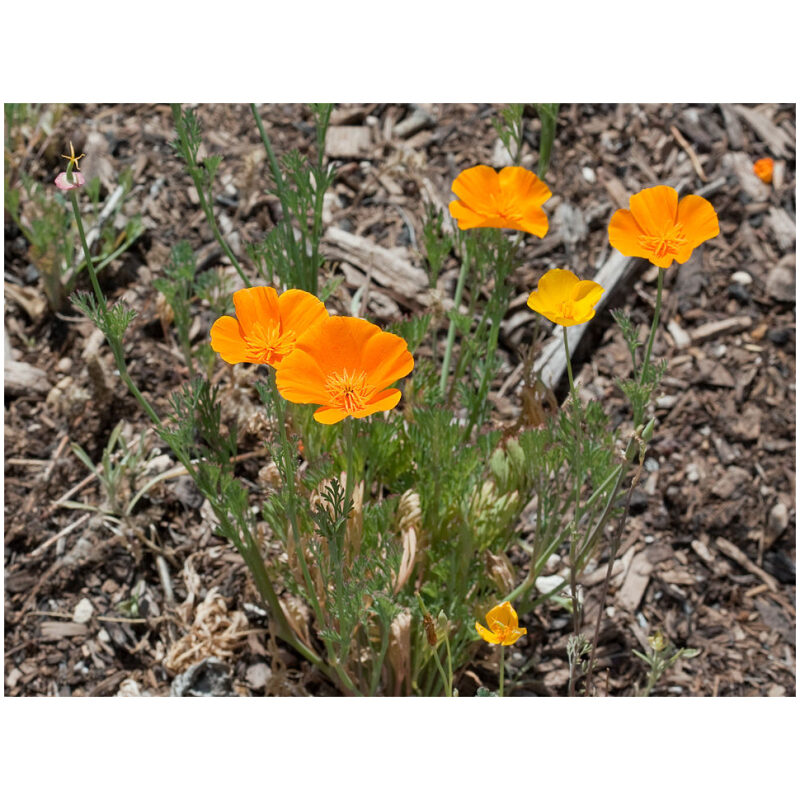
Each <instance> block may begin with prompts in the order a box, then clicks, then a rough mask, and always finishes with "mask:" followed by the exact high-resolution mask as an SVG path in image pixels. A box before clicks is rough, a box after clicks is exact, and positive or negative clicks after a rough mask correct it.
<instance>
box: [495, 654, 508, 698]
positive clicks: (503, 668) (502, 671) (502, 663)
mask: <svg viewBox="0 0 800 800" xmlns="http://www.w3.org/2000/svg"><path fill="white" fill-rule="evenodd" d="M505 674H506V648H505V647H503V645H502V644H501V645H500V689H499V691H498V692H497V693H498V694H499V695H500V697H502V696H503V679H504V678H505Z"/></svg>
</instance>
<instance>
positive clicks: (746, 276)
mask: <svg viewBox="0 0 800 800" xmlns="http://www.w3.org/2000/svg"><path fill="white" fill-rule="evenodd" d="M731 280H732V281H733V282H734V283H741V284H742V286H749V285H750V284H751V283H752V282H753V276H752V275H751V274H750V273H749V272H745V271H744V270H739V271H738V272H734V273H733V275H731Z"/></svg>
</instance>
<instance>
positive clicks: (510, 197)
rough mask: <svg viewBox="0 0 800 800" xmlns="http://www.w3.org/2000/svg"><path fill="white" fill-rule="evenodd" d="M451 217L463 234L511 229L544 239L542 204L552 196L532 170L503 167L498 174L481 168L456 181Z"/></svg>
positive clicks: (470, 170) (454, 183)
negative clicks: (482, 229) (470, 231)
mask: <svg viewBox="0 0 800 800" xmlns="http://www.w3.org/2000/svg"><path fill="white" fill-rule="evenodd" d="M452 189H453V194H455V195H456V196H457V197H458V200H453V202H452V203H450V213H451V214H452V215H453V217H454V218H455V219H456V220H458V227H459V228H461V230H462V231H465V230H468V229H469V228H511V229H512V230H515V231H526V232H527V233H532V234H533V235H534V236H538V237H540V238H541V237H542V236H544V235H545V234H546V233H547V228H548V222H547V216H546V215H545V213H544V211H542V204H543V203H545V202H546V201H547V200H549V199H550V197H551V196H552V194H553V193H552V192H551V191H550V189H549V188H548V187H547V184H546V183H544V181H540V180H539V178H537V177H536V175H534V174H533V173H532V172H531V171H530V170H527V169H525V168H523V167H504V168H503V169H501V170H500V173H499V174H498V173H497V172H495V171H494V170H493V169H492V168H491V167H487V166H484V165H479V166H477V167H470V168H469V169H465V170H464V171H463V172H462V173H461V174H460V175H459V176H458V177H457V178H456V179H455V180H454V181H453V187H452Z"/></svg>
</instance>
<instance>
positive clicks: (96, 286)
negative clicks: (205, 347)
mask: <svg viewBox="0 0 800 800" xmlns="http://www.w3.org/2000/svg"><path fill="white" fill-rule="evenodd" d="M70 200H71V201H72V211H73V214H74V215H75V223H76V224H77V226H78V235H79V237H80V240H81V247H82V248H83V257H84V258H85V259H86V265H87V269H88V271H89V280H90V281H91V283H92V289H93V290H94V294H95V297H96V298H97V303H98V306H99V307H100V311H101V314H102V317H103V322H104V324H105V326H106V328H105V330H104V333H105V334H106V340H107V341H108V344H109V346H110V347H111V352H112V353H113V354H114V361H115V363H116V365H117V371H118V372H119V376H120V378H122V381H123V383H124V384H125V385H126V386H127V387H128V391H130V393H131V394H132V395H133V396H134V397H135V398H136V400H137V401H138V402H139V405H141V407H142V408H143V409H144V410H145V412H146V413H147V416H148V417H150V420H151V422H152V423H153V424H154V425H156V426H160V425H161V418H160V417H159V416H158V414H156V412H155V410H154V409H153V407H152V406H151V405H150V403H148V402H147V400H145V398H144V396H143V395H142V393H141V392H140V391H139V388H138V387H137V386H136V384H135V383H134V382H133V380H131V376H130V375H129V374H128V367H127V364H126V363H125V353H124V352H123V349H122V341H121V339H120V338H119V337H116V336H113V335H111V331H110V330H109V328H108V324H107V317H108V304H107V303H106V298H105V296H104V295H103V292H102V290H101V289H100V283H99V282H98V280H97V272H96V271H95V268H94V264H93V263H92V257H91V253H90V252H89V245H88V244H87V242H86V234H85V232H84V230H83V221H82V220H81V212H80V208H79V207H78V200H77V199H76V197H75V194H74V191H73V194H72V195H71V196H70Z"/></svg>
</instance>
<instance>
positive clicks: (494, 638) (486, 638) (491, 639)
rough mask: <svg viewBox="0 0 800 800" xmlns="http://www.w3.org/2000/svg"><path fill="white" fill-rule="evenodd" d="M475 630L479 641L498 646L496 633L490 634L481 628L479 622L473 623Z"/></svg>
mask: <svg viewBox="0 0 800 800" xmlns="http://www.w3.org/2000/svg"><path fill="white" fill-rule="evenodd" d="M475 630H476V631H478V634H479V635H480V637H481V639H483V640H484V641H486V642H489V644H500V637H499V636H498V635H497V634H496V633H492V632H491V631H490V630H488V629H486V628H484V627H483V625H481V624H480V622H476V623H475Z"/></svg>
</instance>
